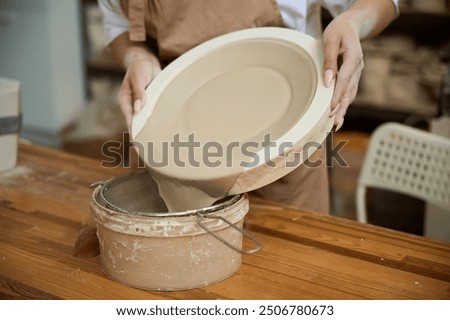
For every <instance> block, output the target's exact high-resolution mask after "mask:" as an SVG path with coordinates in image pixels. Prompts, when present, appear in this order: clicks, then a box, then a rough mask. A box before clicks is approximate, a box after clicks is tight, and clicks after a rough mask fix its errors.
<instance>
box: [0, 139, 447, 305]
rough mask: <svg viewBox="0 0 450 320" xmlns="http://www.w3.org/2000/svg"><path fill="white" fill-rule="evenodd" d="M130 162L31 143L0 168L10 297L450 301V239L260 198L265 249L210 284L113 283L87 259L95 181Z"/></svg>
mask: <svg viewBox="0 0 450 320" xmlns="http://www.w3.org/2000/svg"><path fill="white" fill-rule="evenodd" d="M126 171H129V169H123V168H121V169H108V168H102V167H101V166H100V161H98V160H94V159H88V158H83V157H79V156H75V155H71V154H68V153H63V152H59V151H56V150H52V149H48V148H44V147H40V146H36V145H29V144H21V145H20V147H19V159H18V165H17V167H16V168H15V169H14V170H12V171H9V172H4V173H0V298H6V299H28V298H32V299H449V298H450V245H449V244H445V243H440V242H436V241H431V240H428V239H425V238H422V237H417V236H413V235H409V234H404V233H399V232H395V231H391V230H387V229H383V228H379V227H374V226H370V225H363V224H360V223H357V222H355V221H351V220H346V219H342V218H337V217H333V216H324V215H320V214H311V213H304V212H301V211H297V210H294V209H289V208H286V207H283V206H279V205H274V204H271V203H267V202H264V201H262V200H258V199H255V198H252V199H251V200H250V201H251V209H250V212H249V213H248V215H247V216H246V224H245V225H246V228H247V229H248V230H250V231H251V232H253V234H254V235H255V237H257V238H258V239H259V240H260V241H262V242H263V243H264V245H265V246H264V249H263V250H262V251H261V252H259V253H257V254H254V255H245V256H244V257H243V265H242V267H241V268H240V269H239V271H238V272H237V273H236V274H235V275H233V276H232V277H230V278H228V279H227V280H224V281H222V282H220V283H217V284H214V285H210V286H208V287H205V288H201V289H194V290H187V291H179V292H150V291H144V290H139V289H134V288H130V287H127V286H124V285H121V284H119V283H116V282H114V281H113V280H110V279H109V278H108V277H107V276H105V274H104V273H103V272H102V269H101V264H100V258H99V256H98V255H97V256H93V257H77V256H75V255H74V244H75V243H76V242H77V239H78V237H79V235H80V231H81V230H89V226H92V225H94V223H93V220H92V218H91V217H90V214H89V198H90V196H91V193H92V189H91V188H90V187H89V185H90V184H91V183H92V182H95V181H98V180H103V179H107V178H110V177H113V176H117V175H119V174H122V173H124V172H126Z"/></svg>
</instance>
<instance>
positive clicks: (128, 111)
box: [117, 80, 133, 131]
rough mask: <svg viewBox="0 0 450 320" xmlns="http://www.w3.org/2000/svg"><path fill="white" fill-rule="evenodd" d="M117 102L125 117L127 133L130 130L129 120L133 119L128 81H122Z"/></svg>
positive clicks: (131, 95) (131, 96) (131, 98)
mask: <svg viewBox="0 0 450 320" xmlns="http://www.w3.org/2000/svg"><path fill="white" fill-rule="evenodd" d="M117 100H118V102H119V105H120V109H121V110H122V114H123V115H124V117H125V122H126V124H127V128H128V131H130V129H131V120H132V118H133V94H132V92H131V89H130V86H129V84H128V81H126V80H124V82H123V83H122V87H121V88H120V91H119V96H118V99H117Z"/></svg>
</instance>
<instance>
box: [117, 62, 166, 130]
mask: <svg viewBox="0 0 450 320" xmlns="http://www.w3.org/2000/svg"><path fill="white" fill-rule="evenodd" d="M127 65H128V67H127V71H126V74H125V78H124V79H123V82H122V87H121V88H120V91H119V96H118V101H119V105H120V108H121V110H122V113H123V115H124V116H125V121H126V124H127V127H128V131H131V121H132V119H133V114H135V113H138V112H139V111H140V110H141V108H142V107H143V106H144V104H145V88H147V86H148V85H149V84H150V82H151V81H152V80H153V79H154V78H155V77H156V76H157V75H158V73H159V72H160V71H161V66H160V64H159V62H158V61H155V60H153V61H151V60H150V59H148V58H147V57H139V56H134V57H132V58H131V59H130V60H129V62H128V63H127Z"/></svg>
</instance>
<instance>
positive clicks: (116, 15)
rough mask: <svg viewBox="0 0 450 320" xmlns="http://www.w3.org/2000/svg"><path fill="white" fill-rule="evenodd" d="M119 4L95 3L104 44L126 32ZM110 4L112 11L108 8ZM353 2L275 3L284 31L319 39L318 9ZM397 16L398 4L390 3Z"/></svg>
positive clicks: (332, 9) (297, 0)
mask: <svg viewBox="0 0 450 320" xmlns="http://www.w3.org/2000/svg"><path fill="white" fill-rule="evenodd" d="M119 1H120V0H98V3H99V7H100V9H101V11H102V13H103V25H104V29H105V30H104V31H105V40H106V43H107V44H109V43H111V41H112V40H114V39H115V38H116V37H117V36H119V35H120V34H122V33H124V32H126V31H128V20H127V18H126V17H125V15H124V13H123V12H122V10H121V8H120V5H119ZM108 2H111V3H112V5H113V7H114V9H113V8H111V6H110V4H109V3H108ZM352 2H353V0H303V1H301V0H277V5H278V8H279V9H280V13H281V17H282V18H283V22H284V24H285V25H286V27H288V28H290V29H294V30H297V31H300V32H302V33H306V34H308V35H310V36H313V37H314V38H316V39H319V38H320V37H321V35H322V26H321V19H320V8H321V7H324V8H325V9H327V10H328V11H329V12H330V13H331V15H332V16H333V17H335V16H337V15H338V14H340V13H342V12H344V11H346V10H347V9H348V8H349V7H350V5H351V4H352ZM392 2H393V4H394V5H395V8H396V10H397V12H398V2H399V0H392Z"/></svg>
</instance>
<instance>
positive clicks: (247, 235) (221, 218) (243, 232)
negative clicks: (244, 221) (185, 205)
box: [197, 214, 263, 254]
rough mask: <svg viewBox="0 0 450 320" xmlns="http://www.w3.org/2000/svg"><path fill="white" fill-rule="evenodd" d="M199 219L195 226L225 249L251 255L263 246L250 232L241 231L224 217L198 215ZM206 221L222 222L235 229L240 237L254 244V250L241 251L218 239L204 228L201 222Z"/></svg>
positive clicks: (222, 239) (220, 238)
mask: <svg viewBox="0 0 450 320" xmlns="http://www.w3.org/2000/svg"><path fill="white" fill-rule="evenodd" d="M198 216H199V219H198V220H197V224H198V225H199V226H200V227H201V228H202V229H203V230H205V231H206V232H208V233H209V234H210V235H212V236H213V237H214V238H216V239H217V240H219V241H220V242H222V243H223V244H225V245H226V246H227V247H229V248H231V249H233V250H234V251H236V252H239V253H242V254H252V253H257V252H259V251H260V250H261V249H262V248H263V244H262V243H261V242H259V241H258V240H257V239H256V238H255V237H253V236H252V235H251V233H250V232H247V231H245V230H244V229H241V228H239V227H237V226H235V225H234V224H233V223H231V222H230V221H229V220H227V219H225V218H224V217H220V216H217V215H211V214H208V215H207V216H206V215H203V214H198ZM206 219H220V220H222V221H223V222H225V223H226V224H227V225H229V226H230V227H232V228H233V229H235V230H236V231H238V232H240V233H241V234H242V235H244V237H247V238H248V239H250V241H252V242H253V243H254V244H255V246H256V247H255V248H253V249H249V250H243V249H241V248H238V247H236V246H234V245H232V244H231V243H229V242H227V241H226V240H225V239H224V238H222V237H220V236H219V235H217V234H216V233H215V232H213V231H211V230H210V229H209V228H208V227H206V226H205V225H204V224H203V223H202V221H203V220H206Z"/></svg>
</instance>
